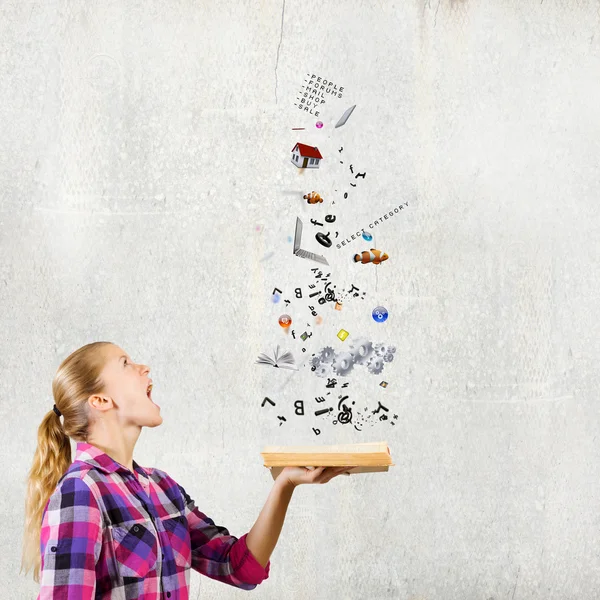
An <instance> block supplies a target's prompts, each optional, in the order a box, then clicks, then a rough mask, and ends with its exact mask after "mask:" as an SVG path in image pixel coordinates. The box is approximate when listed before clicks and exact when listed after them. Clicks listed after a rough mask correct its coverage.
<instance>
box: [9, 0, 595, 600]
mask: <svg viewBox="0 0 600 600" xmlns="http://www.w3.org/2000/svg"><path fill="white" fill-rule="evenodd" d="M599 21H600V4H599V3H598V2H597V1H596V2H592V1H591V0H590V1H589V2H587V1H583V0H581V1H579V0H578V1H574V0H573V1H569V2H567V1H564V0H561V1H557V0H544V1H542V2H523V1H520V0H519V1H517V0H510V1H509V0H503V1H500V0H497V1H491V2H482V1H479V2H478V1H475V0H473V1H467V0H464V1H458V0H440V1H439V2H436V1H435V0H434V1H432V2H423V1H419V2H396V3H392V2H385V1H384V2H333V1H329V0H321V1H319V2H314V1H310V0H304V1H302V2H298V1H293V0H287V1H285V2H284V3H282V2H260V3H258V2H256V3H253V2H244V3H241V2H232V1H224V2H219V3H213V2H191V1H186V0H175V1H173V2H164V1H156V0H146V1H145V2H140V1H131V2H118V1H110V2H82V1H77V0H70V1H68V2H57V1H51V0H48V1H45V2H39V1H38V2H31V1H29V0H27V1H23V2H10V1H9V2H7V1H4V2H2V4H1V5H0V50H1V52H0V81H1V83H2V84H1V86H0V128H1V129H0V131H1V142H0V148H1V153H0V203H1V204H0V257H1V259H0V314H1V317H0V335H1V339H2V352H1V353H0V366H1V377H0V415H1V417H2V420H1V423H2V430H1V431H2V434H3V435H2V439H3V444H2V452H3V461H2V462H3V466H4V473H5V476H4V480H5V485H4V486H3V490H2V496H1V498H2V499H1V511H2V523H3V526H2V528H1V529H0V543H1V546H2V550H3V551H2V555H3V560H2V561H1V564H2V568H1V573H0V575H1V578H2V581H3V589H5V590H10V594H9V596H5V597H10V598H33V597H35V595H36V594H37V586H36V585H35V584H34V583H33V581H32V580H31V579H26V578H24V577H22V576H19V575H18V574H17V572H18V564H19V558H20V541H21V532H22V526H23V502H24V494H25V476H26V473H27V470H28V469H29V466H30V464H31V458H32V455H33V451H34V448H35V445H36V431H37V427H38V424H39V422H40V420H41V418H42V416H43V415H44V413H45V412H46V411H47V410H49V409H50V408H51V407H52V402H53V400H52V396H51V388H50V384H51V381H52V377H53V376H54V373H55V371H56V368H57V367H58V364H59V363H60V361H61V360H63V358H65V357H66V356H67V354H69V353H70V352H72V351H73V350H75V349H76V348H78V347H79V346H81V345H83V344H85V343H88V342H90V341H94V340H110V341H114V342H116V343H117V344H119V345H121V346H122V347H123V348H125V349H126V350H127V351H128V352H129V353H130V354H131V356H132V358H134V360H137V361H140V362H145V363H147V364H149V365H150V366H151V368H152V371H151V377H152V378H153V380H154V382H155V387H154V397H155V400H156V402H157V403H158V404H160V405H161V406H162V414H163V416H164V419H165V420H164V423H163V425H162V426H161V427H159V428H156V429H153V430H145V431H144V432H143V434H142V436H141V437H140V440H139V442H138V444H137V447H136V453H135V459H136V460H137V461H138V462H140V463H141V464H143V465H146V466H156V467H158V468H161V469H164V470H166V471H167V472H168V473H169V474H171V476H172V477H174V478H175V479H176V480H177V481H178V482H180V483H181V484H182V485H183V486H184V487H185V488H186V489H187V491H188V492H189V493H190V495H191V496H192V497H194V498H195V500H196V502H197V504H198V505H199V507H200V508H201V509H202V510H203V511H204V512H206V513H207V514H208V515H209V516H211V517H212V518H213V519H214V520H215V521H216V522H217V523H219V524H222V525H225V526H226V527H228V528H229V529H230V531H231V532H232V533H233V534H234V535H237V536H241V535H242V534H243V533H245V532H247V531H248V530H249V529H250V528H251V526H252V525H253V523H254V521H255V519H256V518H257V516H258V514H259V512H260V509H261V508H262V506H263V503H264V501H265V500H266V497H267V495H268V492H269V490H270V488H271V486H272V484H273V482H272V480H271V477H270V475H269V473H268V472H267V470H266V469H265V468H264V467H263V465H262V461H261V457H260V451H261V449H262V448H263V446H265V445H270V444H286V443H288V444H305V443H306V444H333V443H338V442H340V443H341V442H367V441H379V440H386V441H387V442H388V443H389V445H390V448H391V452H392V457H393V459H394V462H395V464H396V466H395V467H392V468H391V469H390V471H389V473H385V474H373V475H361V476H354V477H339V478H337V479H334V480H333V481H332V482H331V483H329V484H327V485H325V486H302V487H300V488H298V489H297V490H296V491H295V493H294V497H293V498H292V502H291V504H290V507H289V509H288V514H287V518H286V522H285V524H284V528H283V531H282V534H281V537H280V540H279V543H278V545H277V547H276V549H275V552H274V554H273V556H272V571H271V576H270V578H269V579H268V580H267V581H266V582H265V583H264V584H262V585H261V586H259V587H258V588H257V589H256V590H254V591H252V592H251V594H252V596H253V597H255V598H264V599H269V600H271V599H272V600H275V599H277V600H279V599H281V598H298V599H301V600H304V599H307V600H308V599H310V600H314V599H323V600H325V599H330V598H343V599H357V600H358V599H361V600H362V599H369V600H380V599H383V598H402V599H411V600H425V599H427V600H464V599H480V600H490V599H492V598H493V599H494V600H499V599H504V598H508V599H511V600H534V599H540V600H541V599H543V600H567V599H570V598H573V599H575V598H577V599H578V600H583V599H590V600H591V599H594V598H598V597H599V596H600V556H599V544H598V529H599V527H600V517H599V514H600V513H599V511H598V506H599V504H600V486H599V485H598V479H599V477H600V467H599V461H598V459H599V451H598V447H599V445H600V441H599V437H598V434H599V431H600V427H599V419H598V412H599V408H598V398H597V387H598V383H599V377H598V368H597V365H598V362H599V360H600V342H599V339H600V338H599V337H598V326H597V322H598V317H599V314H600V309H599V303H598V299H599V292H598V258H597V257H598V251H599V249H600V243H599V239H600V238H599V236H598V232H599V227H600V218H599V211H598V198H599V197H600V178H599V173H600V171H599V168H598V156H599V151H600V119H599V116H600V108H599V107H600V101H599V98H600V78H599V77H598V73H599V72H600V35H598V33H599ZM312 74H314V75H315V76H316V77H320V78H321V79H327V80H328V81H332V82H333V83H334V84H335V85H336V86H337V88H340V87H343V88H344V90H343V93H342V97H341V98H340V97H334V96H333V94H329V95H327V96H326V97H325V103H322V104H321V108H320V114H319V117H318V118H317V117H316V115H315V114H312V115H311V114H310V112H307V111H301V110H299V109H298V108H297V106H295V103H297V102H298V100H297V98H298V97H299V92H300V91H301V86H303V85H305V83H304V82H305V79H307V78H308V79H310V75H312ZM354 104H356V109H355V110H354V113H353V114H352V115H351V117H350V118H349V120H348V122H347V123H346V124H345V125H344V126H343V127H339V128H337V129H336V128H335V127H334V126H335V124H336V122H337V120H338V119H339V117H340V116H341V115H342V114H343V112H344V111H345V110H346V109H347V108H349V107H350V106H352V105H354ZM317 120H321V121H322V122H323V124H324V126H323V128H321V129H318V128H316V126H315V123H316V121H317ZM295 127H304V128H305V129H304V130H302V131H292V128H295ZM296 142H301V143H306V144H310V145H316V146H317V147H318V148H319V150H320V152H321V153H322V155H323V157H324V159H323V160H322V161H321V164H320V167H319V168H318V169H306V170H304V171H301V170H299V169H297V168H296V167H295V166H294V165H293V164H291V149H292V147H293V146H294V145H295V143H296ZM340 148H343V150H342V151H341V152H340ZM342 163H343V164H342ZM350 164H352V165H353V170H354V173H351V171H350ZM359 172H364V173H366V175H365V177H364V178H358V179H356V178H355V175H356V174H357V173H359ZM351 183H354V184H356V187H351V186H350V184H351ZM311 190H315V191H317V192H319V193H320V194H321V195H322V196H323V197H324V202H323V204H317V205H308V204H307V203H306V201H305V200H303V199H302V195H303V194H306V193H308V192H310V191H311ZM345 193H347V194H348V196H347V197H344V194H345ZM334 202H335V204H333V203H334ZM403 202H408V206H407V207H406V209H405V210H403V211H402V212H401V213H399V214H395V215H393V216H391V217H389V218H388V219H385V218H383V215H384V213H387V212H389V211H390V210H392V211H393V208H394V207H397V206H398V205H399V204H401V203H403ZM326 214H334V215H336V222H335V223H334V224H330V227H329V230H330V231H331V232H332V237H333V236H335V232H337V233H338V237H337V238H335V239H334V240H333V241H334V242H336V243H338V242H339V241H340V240H341V239H346V238H348V237H350V236H351V234H353V233H355V232H357V231H360V230H361V229H362V228H363V227H367V228H368V226H369V225H370V224H371V223H373V221H374V220H378V219H380V218H381V219H382V222H381V223H380V224H378V225H377V226H375V227H374V228H373V231H372V233H373V236H374V239H373V242H372V244H375V245H372V244H370V243H367V242H364V241H363V240H362V239H361V240H356V239H354V240H353V239H352V238H351V237H350V240H351V241H350V243H348V244H346V245H345V246H342V247H341V248H337V247H336V245H335V244H334V245H333V246H332V247H331V248H323V247H322V246H320V245H319V244H318V243H317V242H316V240H315V238H314V234H315V233H316V232H317V230H320V229H321V228H320V227H319V226H318V225H313V224H311V222H310V219H311V218H314V219H315V220H317V221H319V222H323V219H324V216H325V215H326ZM297 216H299V217H300V218H301V219H302V220H303V222H304V237H303V240H304V242H303V246H304V247H305V248H306V249H308V250H310V251H313V252H317V253H320V254H323V255H325V256H326V257H327V259H328V261H329V263H330V264H329V267H327V271H326V272H330V273H331V275H330V281H331V282H332V283H334V284H336V286H337V288H336V289H337V291H338V292H340V291H341V290H342V289H343V290H345V291H347V290H348V289H351V286H352V285H353V284H354V285H355V287H358V288H359V289H360V295H359V297H357V298H355V297H353V296H352V295H350V294H346V295H347V298H346V300H345V302H344V303H343V309H342V310H341V311H336V310H334V308H333V305H332V303H326V304H325V305H318V304H317V305H315V306H316V307H317V310H316V311H315V312H318V313H319V314H320V316H321V317H322V319H323V320H322V322H321V323H320V324H317V323H316V322H315V319H314V317H313V316H312V314H311V311H310V309H309V308H308V306H309V305H310V303H309V302H308V301H307V299H306V295H307V293H308V292H309V291H310V290H312V289H316V288H309V287H308V286H309V285H311V284H312V285H317V284H318V281H316V280H315V274H314V272H312V271H311V269H312V268H314V267H316V266H318V265H317V264H316V263H313V262H312V261H309V260H305V259H302V258H298V257H295V256H293V255H292V250H291V248H292V243H291V242H290V241H289V236H293V234H294V223H295V219H296V217H297ZM261 226H262V227H261ZM369 247H375V248H378V249H381V250H382V251H384V252H386V253H388V255H389V257H390V258H389V260H388V261H386V262H385V263H383V264H381V265H379V266H374V265H372V264H368V265H362V264H358V265H357V264H355V263H354V262H353V261H352V256H353V254H354V253H355V252H361V251H362V250H366V249H368V248H369ZM274 287H277V288H279V289H281V290H282V292H283V297H282V298H281V300H280V301H279V302H278V303H275V302H274V301H273V298H272V291H273V288H274ZM296 287H301V288H302V290H303V298H302V299H296V298H295V294H294V289H295V288H296ZM363 292H365V295H364V296H362V294H363ZM285 299H289V300H290V304H289V306H288V307H286V306H285V304H284V300H285ZM378 305H383V306H385V307H386V308H387V309H388V311H389V318H388V320H387V321H386V322H385V323H375V321H374V320H373V319H372V317H371V311H372V309H373V308H374V307H375V306H378ZM284 308H287V310H283V309H284ZM282 312H288V313H289V314H290V315H291V316H292V319H293V325H295V326H296V328H295V334H296V339H294V338H292V336H291V332H288V333H287V334H286V333H285V332H284V330H282V329H281V328H280V327H279V325H278V323H277V320H278V317H279V315H280V314H282ZM341 328H344V329H346V330H347V331H348V332H349V333H350V337H349V338H348V339H347V340H346V341H345V342H342V341H340V340H339V339H338V338H337V337H336V333H337V332H338V331H339V329H341ZM300 330H307V331H308V332H310V333H312V334H313V335H312V337H310V338H308V340H307V341H306V345H305V346H303V345H302V341H301V340H299V338H298V336H299V334H300V333H302V331H300ZM360 337H364V338H367V340H369V341H372V342H374V343H385V344H393V345H395V347H396V349H397V350H396V353H395V360H393V361H392V362H389V363H386V365H385V368H384V370H383V372H382V373H381V374H378V375H373V374H371V373H370V372H369V371H368V369H367V367H365V366H364V365H363V366H359V365H357V366H356V367H355V368H354V369H353V370H352V372H351V373H349V374H348V376H347V378H344V379H342V378H340V379H339V381H338V386H337V388H335V389H331V388H329V389H328V388H326V387H325V385H324V384H325V382H326V381H327V380H326V379H324V378H319V377H316V375H315V373H314V372H311V370H310V366H309V364H308V360H309V359H311V358H312V354H313V353H315V354H316V353H318V352H319V351H320V350H321V349H322V348H323V347H325V346H331V347H333V348H334V350H336V351H341V350H343V349H346V348H347V347H349V345H350V344H351V343H352V342H353V340H354V341H355V340H356V339H358V338H360ZM276 344H280V345H281V346H282V348H283V349H285V350H290V351H291V352H292V353H293V354H294V356H295V358H296V360H297V361H298V363H301V365H302V366H301V368H300V370H299V371H298V372H289V371H284V370H282V369H273V368H271V367H264V366H258V365H255V364H254V361H255V359H256V357H257V356H258V354H259V353H260V352H266V351H268V350H269V349H271V348H272V347H273V346H274V345H276ZM302 347H305V348H306V352H302ZM382 379H383V380H386V381H388V387H387V388H385V389H384V388H382V387H381V386H379V382H380V381H381V380H382ZM342 381H347V382H348V383H349V385H348V387H347V388H345V389H343V390H341V389H340V385H341V382H342ZM342 391H343V393H344V394H346V395H348V396H349V398H348V400H347V402H348V403H354V404H351V406H350V405H349V408H351V409H352V411H353V421H352V422H351V423H345V424H342V423H341V422H340V421H338V422H337V423H336V424H334V423H333V420H334V416H335V415H336V414H337V398H338V396H339V394H340V393H341V392H342ZM327 392H331V394H330V396H329V397H328V398H327V402H326V403H320V404H317V403H316V402H315V398H316V397H319V396H321V397H323V396H325V395H326V393H327ZM265 396H268V397H269V398H271V399H272V400H273V401H274V402H275V403H276V405H275V406H271V405H269V404H267V405H265V406H264V407H261V402H262V401H263V398H264V397H265ZM298 400H303V401H304V403H305V414H304V415H300V414H295V408H294V406H295V405H294V403H295V402H297V401H298ZM378 402H381V403H382V404H383V405H384V406H385V407H386V409H387V412H384V411H383V410H380V412H379V413H377V414H373V412H372V411H374V410H375V409H376V408H377V407H378ZM329 405H331V406H334V405H336V411H334V412H333V413H331V414H328V415H327V416H315V415H314V410H316V409H318V408H322V407H327V406H329ZM359 413H360V414H361V415H363V416H364V418H362V425H361V426H360V427H355V426H354V425H357V423H358V421H359ZM381 414H386V415H388V418H387V419H384V420H380V419H379V417H380V416H381ZM280 416H282V417H284V418H285V419H286V420H285V421H283V420H280V419H278V417H280ZM313 428H315V429H318V430H319V431H320V435H318V436H317V435H316V434H315V431H314V429H313ZM359 429H362V431H359ZM191 592H192V597H193V598H198V597H200V598H214V599H225V598H238V597H239V598H241V597H242V596H244V597H245V592H243V591H241V590H236V589H234V588H231V587H229V586H225V585H222V584H218V583H216V582H214V581H212V580H210V579H208V578H206V577H202V576H200V575H199V574H197V573H193V574H192V584H191Z"/></svg>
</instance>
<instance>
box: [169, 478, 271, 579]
mask: <svg viewBox="0 0 600 600" xmlns="http://www.w3.org/2000/svg"><path fill="white" fill-rule="evenodd" d="M179 489H180V491H181V493H182V495H183V497H184V499H185V504H186V508H185V516H186V519H187V523H188V528H189V531H190V538H191V542H192V568H193V569H195V570H196V571H198V572H199V573H202V574H203V575H206V576H207V577H210V578H211V579H215V580H216V581H221V582H223V583H226V584H228V585H231V586H234V587H237V588H240V589H242V590H253V589H254V588H255V587H256V586H257V585H258V584H260V583H262V582H263V581H264V580H265V579H268V577H269V570H270V567H271V561H269V562H268V563H267V565H266V566H265V567H262V566H261V564H260V563H259V562H258V561H257V560H256V558H255V557H254V555H253V554H252V553H251V552H250V550H249V549H248V546H247V545H246V536H247V535H248V534H244V535H243V536H242V537H241V538H239V539H238V538H237V537H235V536H233V535H231V534H230V533H229V531H228V530H227V529H226V528H225V527H222V526H220V525H215V523H214V521H213V520H212V519H211V518H210V517H208V516H206V515H205V514H204V513H203V512H201V511H200V510H198V508H197V507H196V504H195V502H194V500H192V498H190V497H189V496H188V495H187V493H186V491H185V490H184V489H183V488H182V487H181V486H179Z"/></svg>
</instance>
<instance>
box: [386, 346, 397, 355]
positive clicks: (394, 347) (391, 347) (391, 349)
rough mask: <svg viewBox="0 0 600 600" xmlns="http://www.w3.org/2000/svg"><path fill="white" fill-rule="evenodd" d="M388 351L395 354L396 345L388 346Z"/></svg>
mask: <svg viewBox="0 0 600 600" xmlns="http://www.w3.org/2000/svg"><path fill="white" fill-rule="evenodd" d="M388 352H390V353H391V354H394V352H396V346H388Z"/></svg>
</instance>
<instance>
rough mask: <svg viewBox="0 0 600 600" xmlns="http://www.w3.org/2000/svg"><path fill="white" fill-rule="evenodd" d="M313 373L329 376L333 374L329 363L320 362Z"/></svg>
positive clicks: (319, 375) (318, 375)
mask: <svg viewBox="0 0 600 600" xmlns="http://www.w3.org/2000/svg"><path fill="white" fill-rule="evenodd" d="M315 375H316V376H317V377H330V376H331V375H333V369H332V368H331V363H325V364H323V363H321V364H320V365H319V366H318V367H317V370H316V371H315Z"/></svg>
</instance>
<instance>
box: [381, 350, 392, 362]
mask: <svg viewBox="0 0 600 600" xmlns="http://www.w3.org/2000/svg"><path fill="white" fill-rule="evenodd" d="M383 360H384V361H385V362H392V361H393V360H394V355H393V354H392V353H391V352H390V353H389V354H386V355H385V356H384V357H383Z"/></svg>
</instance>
